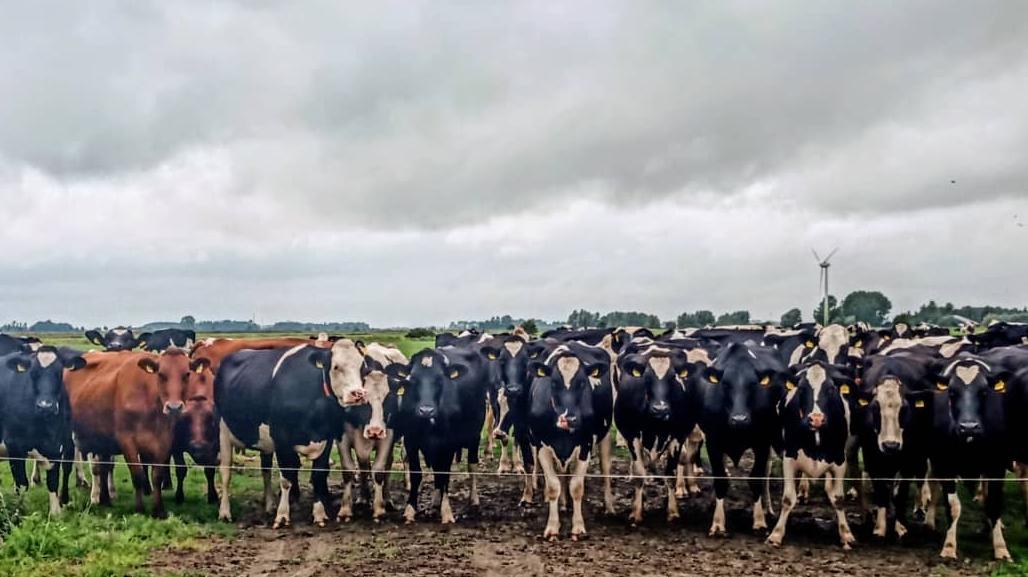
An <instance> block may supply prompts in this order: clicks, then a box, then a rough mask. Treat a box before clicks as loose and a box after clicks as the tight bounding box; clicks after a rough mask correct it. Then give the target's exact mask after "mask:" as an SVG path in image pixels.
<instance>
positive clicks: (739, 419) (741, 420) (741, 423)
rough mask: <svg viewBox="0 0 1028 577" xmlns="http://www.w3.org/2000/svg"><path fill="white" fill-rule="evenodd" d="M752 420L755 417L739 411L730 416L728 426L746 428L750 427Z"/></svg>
mask: <svg viewBox="0 0 1028 577" xmlns="http://www.w3.org/2000/svg"><path fill="white" fill-rule="evenodd" d="M752 422H753V419H751V418H750V416H749V415H748V414H745V413H737V414H735V415H731V416H730V417H728V426H729V427H731V428H733V429H745V428H746V427H749V426H750V423H752Z"/></svg>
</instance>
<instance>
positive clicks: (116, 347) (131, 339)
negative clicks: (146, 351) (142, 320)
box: [86, 327, 142, 352]
mask: <svg viewBox="0 0 1028 577" xmlns="http://www.w3.org/2000/svg"><path fill="white" fill-rule="evenodd" d="M86 339H87V340H88V341H89V342H91V343H93V344H94V345H97V346H100V347H103V348H104V350H107V351H111V352H117V351H131V350H132V349H134V348H136V347H138V346H139V344H140V342H142V341H140V339H137V338H136V337H135V336H134V335H133V334H132V329H129V328H126V327H115V328H113V329H111V330H109V331H107V333H106V334H100V331H99V330H91V331H86Z"/></svg>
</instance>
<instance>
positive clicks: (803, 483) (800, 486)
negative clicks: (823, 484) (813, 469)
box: [796, 472, 810, 503]
mask: <svg viewBox="0 0 1028 577" xmlns="http://www.w3.org/2000/svg"><path fill="white" fill-rule="evenodd" d="M808 499H810V477H808V476H807V474H806V473H802V472H801V473H800V481H799V483H797V487H796V502H797V503H806V502H807V500H808Z"/></svg>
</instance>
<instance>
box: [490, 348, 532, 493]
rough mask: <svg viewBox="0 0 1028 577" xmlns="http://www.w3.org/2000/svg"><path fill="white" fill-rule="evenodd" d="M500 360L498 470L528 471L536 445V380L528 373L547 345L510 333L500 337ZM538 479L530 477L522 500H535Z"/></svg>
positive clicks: (495, 433) (497, 403) (497, 401)
mask: <svg viewBox="0 0 1028 577" xmlns="http://www.w3.org/2000/svg"><path fill="white" fill-rule="evenodd" d="M495 344H497V345H499V348H498V350H497V353H496V354H497V360H498V363H499V364H498V368H499V381H500V386H499V390H498V391H497V395H496V405H495V409H496V414H497V424H496V428H495V429H493V431H492V432H491V434H492V436H493V437H495V438H497V439H499V440H500V443H501V447H500V451H501V452H500V463H499V468H498V469H497V473H499V474H503V473H507V472H510V471H514V472H516V473H521V474H525V472H526V467H527V468H528V469H531V468H533V467H534V465H535V458H534V454H533V451H532V444H531V440H530V438H529V433H528V405H529V403H528V397H529V395H528V393H529V387H530V386H531V383H532V380H531V378H530V377H529V373H528V363H529V362H530V361H531V360H532V359H533V358H538V356H539V355H540V354H543V350H544V346H540V345H539V344H538V343H533V344H532V345H531V346H530V345H529V342H528V340H527V339H526V338H525V336H522V335H517V334H515V335H510V336H507V337H503V338H498V339H497V342H496V343H495ZM508 440H511V441H512V442H511V443H510V458H507V453H506V447H507V441H508ZM534 489H535V487H534V482H533V480H532V479H531V478H528V477H526V479H525V487H524V490H523V492H522V498H521V503H522V504H528V503H531V502H532V499H533V493H534Z"/></svg>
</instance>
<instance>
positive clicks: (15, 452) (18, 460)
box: [7, 447, 29, 494]
mask: <svg viewBox="0 0 1028 577" xmlns="http://www.w3.org/2000/svg"><path fill="white" fill-rule="evenodd" d="M27 457H28V455H27V454H26V453H25V451H22V450H21V449H17V448H14V447H7V459H8V461H7V462H8V463H10V465H11V477H12V478H13V479H14V488H15V490H16V491H17V492H18V493H19V494H20V493H21V492H22V491H24V490H25V489H28V487H29V477H28V475H26V474H25V460H26V459H27Z"/></svg>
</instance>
